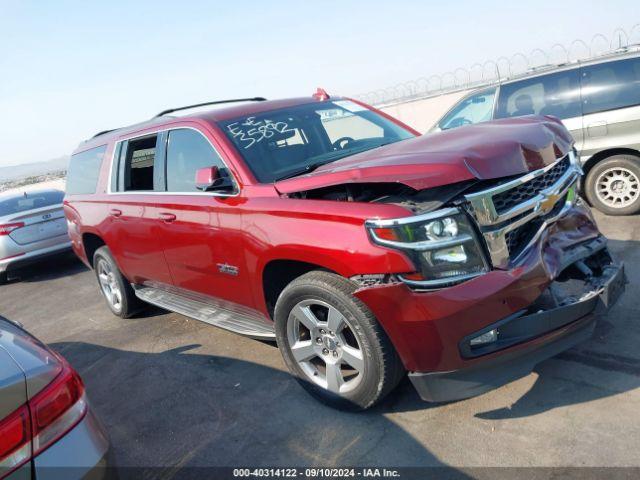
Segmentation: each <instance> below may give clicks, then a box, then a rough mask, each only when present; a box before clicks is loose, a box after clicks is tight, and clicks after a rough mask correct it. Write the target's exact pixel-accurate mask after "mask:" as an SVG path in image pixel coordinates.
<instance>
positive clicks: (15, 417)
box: [0, 317, 110, 480]
mask: <svg viewBox="0 0 640 480" xmlns="http://www.w3.org/2000/svg"><path fill="white" fill-rule="evenodd" d="M109 461H110V455H109V441H108V438H107V435H106V433H105V432H104V429H103V427H102V426H101V424H100V422H99V421H98V420H97V419H96V417H95V415H94V413H93V412H92V411H91V409H90V407H89V403H88V400H87V397H86V394H85V391H84V386H83V384H82V380H81V379H80V377H79V376H78V374H77V373H76V372H75V370H74V369H73V368H72V367H71V366H70V365H69V364H68V363H67V362H66V360H65V359H64V358H62V357H61V356H60V355H58V354H56V353H54V352H53V351H52V350H50V349H49V348H47V347H46V346H45V345H44V344H42V343H41V342H40V341H38V340H37V339H36V338H34V337H33V336H31V335H30V334H29V333H27V332H26V331H25V330H24V329H22V328H21V327H20V326H19V325H17V324H14V323H12V322H10V321H8V320H6V319H5V318H2V317H0V479H5V478H8V479H12V480H17V479H30V480H31V479H38V478H52V477H55V478H66V479H72V478H103V477H105V476H107V474H108V472H109V470H108V469H107V468H106V467H107V466H108V464H109Z"/></svg>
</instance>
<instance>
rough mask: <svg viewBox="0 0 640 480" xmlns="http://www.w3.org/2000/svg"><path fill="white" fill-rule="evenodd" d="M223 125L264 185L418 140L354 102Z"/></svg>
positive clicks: (263, 115) (296, 109) (300, 108)
mask: <svg viewBox="0 0 640 480" xmlns="http://www.w3.org/2000/svg"><path fill="white" fill-rule="evenodd" d="M219 125H220V127H221V128H222V130H223V131H224V132H225V134H226V135H227V136H228V137H229V139H230V140H231V141H232V142H233V144H234V145H235V146H236V147H237V149H238V151H239V152H240V153H241V155H242V157H243V158H244V160H245V162H246V163H247V165H248V166H249V168H250V169H251V171H252V172H253V174H254V175H255V176H256V178H257V179H258V181H259V182H261V183H270V182H274V181H277V180H282V179H284V178H290V177H294V176H297V175H302V174H303V173H306V172H309V171H311V170H313V169H314V168H317V167H318V166H320V165H324V164H325V163H330V162H334V161H336V160H338V159H340V158H344V157H347V156H349V155H353V154H355V153H358V152H363V151H365V150H370V149H372V148H377V147H380V146H382V145H386V144H388V143H393V142H398V141H400V140H406V139H408V138H412V137H413V136H414V135H413V134H412V133H411V132H409V131H408V130H405V129H404V128H402V127H400V126H399V125H396V124H395V123H393V122H392V121H391V120H388V119H386V118H385V117H383V116H381V115H379V114H377V113H376V112H373V111H371V110H369V109H367V108H365V107H362V106H360V105H358V104H357V103H355V102H352V101H350V100H336V101H330V102H322V103H309V104H305V105H299V106H296V107H290V108H283V109H279V110H271V111H269V112H263V113H260V114H257V115H251V116H247V117H241V118H235V119H233V120H230V121H225V122H220V124H219Z"/></svg>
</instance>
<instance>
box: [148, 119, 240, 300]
mask: <svg viewBox="0 0 640 480" xmlns="http://www.w3.org/2000/svg"><path fill="white" fill-rule="evenodd" d="M166 142H167V143H166V194H165V195H160V196H159V198H158V199H157V207H158V209H159V214H160V215H161V216H162V217H163V218H162V219H161V221H160V222H159V223H160V229H161V232H162V233H161V237H162V243H163V246H164V254H165V258H166V261H167V264H168V266H169V270H170V272H171V276H172V278H173V285H174V286H175V287H176V289H178V290H179V291H181V292H182V293H184V294H194V293H195V294H199V295H202V296H204V297H208V298H210V299H218V300H222V301H224V302H230V303H231V304H241V305H249V304H251V303H252V293H251V288H250V281H249V280H250V278H249V274H248V272H247V271H246V268H245V263H246V262H245V259H244V248H243V241H244V237H243V235H242V228H241V211H242V210H241V206H240V205H241V204H242V199H241V198H240V197H238V195H237V194H238V191H237V187H234V190H230V191H224V192H201V191H199V190H197V189H196V186H195V175H196V171H197V170H198V169H200V168H205V167H211V166H216V167H218V168H219V169H222V170H223V171H224V170H226V166H225V164H224V162H223V161H222V159H221V157H220V155H219V154H218V153H217V151H216V150H215V149H214V147H213V146H212V144H211V142H210V141H209V139H208V138H207V137H206V136H205V133H203V132H201V131H199V130H196V129H194V128H177V129H175V130H171V131H169V132H168V134H167V140H166Z"/></svg>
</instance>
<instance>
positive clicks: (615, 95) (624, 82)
mask: <svg viewBox="0 0 640 480" xmlns="http://www.w3.org/2000/svg"><path fill="white" fill-rule="evenodd" d="M581 70H582V72H581V84H582V103H583V106H582V109H583V112H584V118H583V122H584V132H585V143H584V149H583V155H584V156H585V157H589V156H591V155H593V154H595V153H597V152H599V151H602V150H605V149H608V148H614V147H627V148H633V149H637V148H638V147H639V146H640V58H630V59H625V60H618V61H615V62H606V63H599V64H596V65H589V66H586V67H582V69H581Z"/></svg>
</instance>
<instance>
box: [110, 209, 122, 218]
mask: <svg viewBox="0 0 640 480" xmlns="http://www.w3.org/2000/svg"><path fill="white" fill-rule="evenodd" d="M109 215H111V216H112V217H119V216H120V215H122V210H118V209H117V208H112V209H111V210H109Z"/></svg>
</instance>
